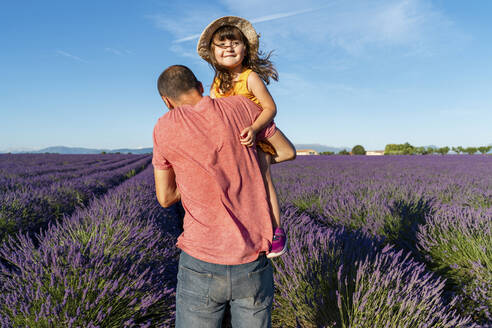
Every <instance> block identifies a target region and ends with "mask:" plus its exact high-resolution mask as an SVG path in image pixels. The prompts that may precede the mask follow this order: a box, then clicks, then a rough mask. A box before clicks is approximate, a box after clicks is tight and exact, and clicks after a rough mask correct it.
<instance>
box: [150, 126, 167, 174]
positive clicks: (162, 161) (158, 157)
mask: <svg viewBox="0 0 492 328" xmlns="http://www.w3.org/2000/svg"><path fill="white" fill-rule="evenodd" d="M158 124H159V123H157V124H156V126H155V127H154V132H153V136H152V138H153V140H154V148H153V151H152V165H154V168H156V169H158V170H169V169H170V168H172V165H171V163H169V161H168V160H167V159H166V158H165V157H164V154H163V151H162V147H161V146H160V143H161V142H162V140H159V133H158V131H159V128H158Z"/></svg>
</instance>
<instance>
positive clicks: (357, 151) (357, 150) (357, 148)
mask: <svg viewBox="0 0 492 328" xmlns="http://www.w3.org/2000/svg"><path fill="white" fill-rule="evenodd" d="M365 154H366V150H365V149H364V147H362V146H361V145H356V146H354V148H352V155H365Z"/></svg>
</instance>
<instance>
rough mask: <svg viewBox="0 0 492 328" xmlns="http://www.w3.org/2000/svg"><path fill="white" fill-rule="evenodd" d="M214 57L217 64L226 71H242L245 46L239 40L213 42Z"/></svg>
mask: <svg viewBox="0 0 492 328" xmlns="http://www.w3.org/2000/svg"><path fill="white" fill-rule="evenodd" d="M213 44H214V47H213V51H214V56H215V60H216V61H217V63H218V64H219V65H220V66H222V67H224V68H227V69H228V70H235V69H238V71H239V72H240V70H241V69H242V62H243V59H244V56H245V55H246V46H245V45H244V43H243V42H242V41H239V40H228V39H227V40H224V41H219V40H214V41H213Z"/></svg>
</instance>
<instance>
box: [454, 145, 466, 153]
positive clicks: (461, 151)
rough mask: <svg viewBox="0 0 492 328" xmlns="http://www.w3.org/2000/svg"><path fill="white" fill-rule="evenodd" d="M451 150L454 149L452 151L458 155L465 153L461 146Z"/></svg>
mask: <svg viewBox="0 0 492 328" xmlns="http://www.w3.org/2000/svg"><path fill="white" fill-rule="evenodd" d="M451 149H452V150H453V151H454V152H455V153H456V154H461V153H463V152H464V149H463V147H461V146H458V147H453V148H451Z"/></svg>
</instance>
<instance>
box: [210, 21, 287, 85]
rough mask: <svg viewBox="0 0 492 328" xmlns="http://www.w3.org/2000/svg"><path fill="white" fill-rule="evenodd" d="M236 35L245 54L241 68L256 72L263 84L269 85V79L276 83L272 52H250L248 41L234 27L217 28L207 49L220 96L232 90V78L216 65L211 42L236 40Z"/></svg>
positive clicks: (276, 73)
mask: <svg viewBox="0 0 492 328" xmlns="http://www.w3.org/2000/svg"><path fill="white" fill-rule="evenodd" d="M238 35H239V36H240V39H241V41H242V42H243V43H244V45H245V46H246V54H245V56H244V59H243V62H242V65H243V67H246V68H249V69H251V70H252V71H254V72H256V73H257V74H258V75H259V76H260V78H261V79H262V80H263V81H264V82H265V84H270V78H272V79H274V80H275V81H278V72H277V69H276V68H275V66H273V63H272V62H271V61H270V57H271V55H272V53H273V51H270V52H269V53H263V52H262V51H258V52H253V51H251V47H250V46H249V42H248V39H247V38H246V37H245V36H244V34H243V33H242V32H241V31H240V30H239V29H238V28H237V27H235V26H231V25H225V26H221V27H219V28H218V29H217V30H216V31H215V32H214V34H213V35H212V38H210V44H209V47H208V52H209V58H210V61H211V62H210V64H211V65H212V67H213V69H214V71H215V76H214V81H215V80H216V79H218V80H219V91H220V92H221V93H222V94H226V93H227V92H229V91H230V90H231V89H232V87H233V85H234V77H233V75H232V74H231V72H230V71H229V70H228V69H227V68H225V67H222V66H220V65H219V64H218V63H217V60H216V59H215V55H214V47H215V46H214V44H213V40H214V39H216V38H217V39H218V40H220V41H224V40H237V39H238Z"/></svg>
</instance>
